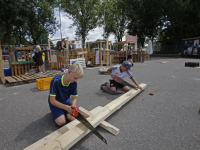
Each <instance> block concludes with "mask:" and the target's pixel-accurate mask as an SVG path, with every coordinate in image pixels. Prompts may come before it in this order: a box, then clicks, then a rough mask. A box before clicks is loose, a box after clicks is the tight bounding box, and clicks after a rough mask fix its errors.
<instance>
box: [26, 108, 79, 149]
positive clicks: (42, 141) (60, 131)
mask: <svg viewBox="0 0 200 150" xmlns="http://www.w3.org/2000/svg"><path fill="white" fill-rule="evenodd" d="M79 109H80V111H81V110H82V107H79ZM77 124H80V122H79V121H78V120H74V121H72V122H70V123H68V124H66V125H65V126H63V127H61V128H59V129H58V130H56V131H54V132H53V133H51V134H49V135H47V136H46V137H44V138H42V139H40V140H39V141H37V142H35V143H34V144H32V145H30V146H28V147H27V148H25V149H24V150H40V149H42V148H43V147H44V146H45V145H47V144H49V143H51V142H53V141H54V140H55V139H56V138H57V137H59V136H61V135H62V134H64V133H66V132H67V131H69V130H70V129H72V128H73V127H74V126H76V125H77Z"/></svg>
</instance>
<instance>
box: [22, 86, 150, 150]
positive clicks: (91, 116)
mask: <svg viewBox="0 0 200 150" xmlns="http://www.w3.org/2000/svg"><path fill="white" fill-rule="evenodd" d="M140 86H141V87H142V88H143V89H145V88H146V86H147V85H146V84H144V83H141V84H140ZM140 92H141V90H136V89H132V90H130V91H129V92H127V93H125V94H123V95H122V96H120V97H118V98H117V99H115V100H113V101H112V102H110V103H108V104H107V105H105V106H104V107H101V106H98V107H96V108H94V109H93V110H91V111H87V110H85V109H84V108H80V110H81V112H82V114H84V116H85V117H86V118H87V120H88V121H89V122H90V123H91V124H92V125H93V126H94V127H97V126H98V125H100V126H101V127H103V128H104V129H106V130H107V131H109V132H111V133H112V134H114V135H118V134H119V129H118V128H116V127H114V126H113V125H111V124H109V123H108V122H106V121H104V120H105V119H106V118H108V117H109V116H110V115H112V114H113V113H114V112H115V111H116V110H118V109H120V108H121V107H122V106H123V105H124V104H126V103H127V102H128V101H129V100H131V99H132V98H133V97H135V96H136V95H137V94H139V93H140ZM89 132H90V130H89V129H87V128H86V127H85V126H84V125H83V124H81V123H80V122H79V121H78V120H74V121H72V122H70V123H69V124H67V125H65V126H63V127H61V128H59V129H58V130H57V131H55V132H53V133H51V134H49V135H47V136H46V137H44V138H42V139H41V140H39V141H37V142H36V143H34V144H32V145H30V146H29V147H27V148H25V149H24V150H35V149H37V150H40V149H42V150H55V149H57V150H62V149H69V148H71V147H72V146H73V145H74V144H76V143H77V142H78V141H79V140H81V139H82V138H83V137H84V136H86V135H87V134H88V133H89Z"/></svg>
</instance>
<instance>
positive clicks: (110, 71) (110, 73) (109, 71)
mask: <svg viewBox="0 0 200 150" xmlns="http://www.w3.org/2000/svg"><path fill="white" fill-rule="evenodd" d="M107 72H108V73H109V75H110V76H111V77H112V78H113V79H115V78H116V76H114V75H113V74H112V70H111V68H109V69H108V70H107Z"/></svg>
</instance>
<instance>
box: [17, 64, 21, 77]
mask: <svg viewBox="0 0 200 150" xmlns="http://www.w3.org/2000/svg"><path fill="white" fill-rule="evenodd" d="M17 67H18V69H17V70H18V75H21V67H20V64H18V65H17Z"/></svg>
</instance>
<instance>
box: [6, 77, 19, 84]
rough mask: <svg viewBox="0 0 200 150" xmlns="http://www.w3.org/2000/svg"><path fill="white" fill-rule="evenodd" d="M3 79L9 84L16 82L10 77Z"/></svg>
mask: <svg viewBox="0 0 200 150" xmlns="http://www.w3.org/2000/svg"><path fill="white" fill-rule="evenodd" d="M5 79H6V80H7V81H8V82H9V83H15V82H17V80H15V79H13V78H12V77H10V76H8V77H5Z"/></svg>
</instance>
